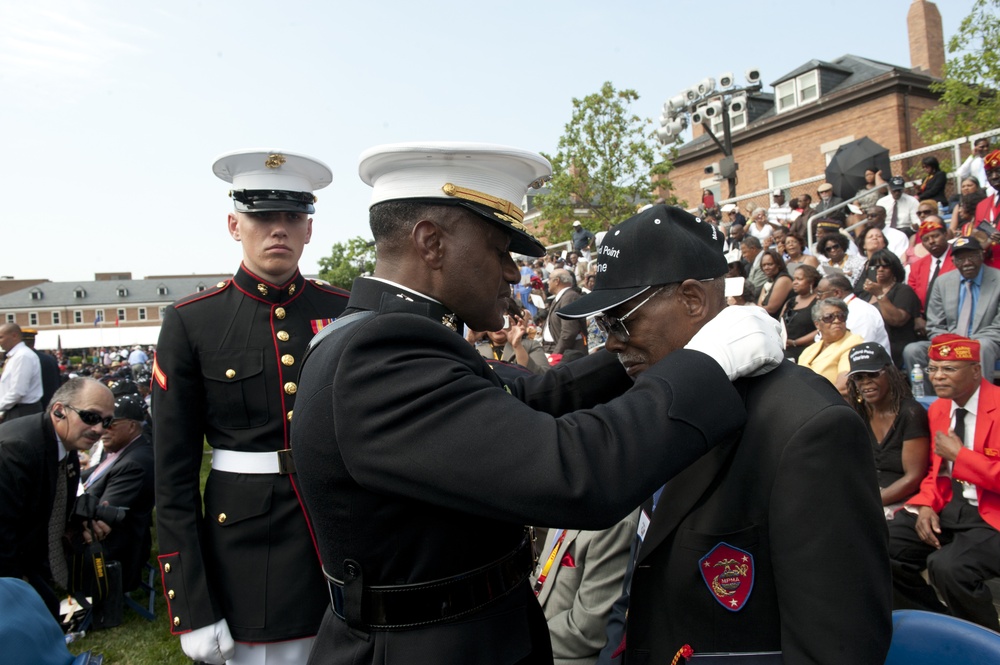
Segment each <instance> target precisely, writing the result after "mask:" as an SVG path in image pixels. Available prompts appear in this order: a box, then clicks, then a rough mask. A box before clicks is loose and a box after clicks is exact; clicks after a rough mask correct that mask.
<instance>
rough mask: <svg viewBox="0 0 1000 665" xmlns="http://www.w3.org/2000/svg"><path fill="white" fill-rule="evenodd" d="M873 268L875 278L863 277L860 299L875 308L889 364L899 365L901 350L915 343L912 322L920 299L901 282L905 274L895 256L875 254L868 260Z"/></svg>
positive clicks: (917, 311) (915, 337)
mask: <svg viewBox="0 0 1000 665" xmlns="http://www.w3.org/2000/svg"><path fill="white" fill-rule="evenodd" d="M872 268H874V269H875V279H874V280H872V279H870V277H871V275H869V276H868V277H866V278H865V282H864V290H863V291H862V293H861V296H860V297H861V298H864V299H867V300H868V303H869V304H870V305H873V306H874V307H876V308H877V309H878V311H879V313H880V314H881V315H882V320H883V321H884V322H885V331H886V332H887V333H888V334H889V345H890V348H891V349H892V361H893V362H894V363H895V364H896V366H897V367H902V366H903V349H904V348H906V345H907V344H910V343H911V342H916V341H917V330H916V320H917V318H918V317H919V316H920V310H921V307H920V298H918V297H917V294H916V293H914V292H913V289H911V288H910V287H909V286H908V285H907V284H906V283H904V280H905V279H906V271H905V270H904V269H903V266H902V264H901V263H900V262H899V259H898V258H897V257H896V255H895V254H893V253H892V252H890V251H889V250H887V249H882V250H879V251H877V252H875V253H874V254H873V255H872V258H871V259H870V260H869V261H868V269H869V271H870V270H871V269H872Z"/></svg>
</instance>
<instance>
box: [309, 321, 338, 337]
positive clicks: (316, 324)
mask: <svg viewBox="0 0 1000 665" xmlns="http://www.w3.org/2000/svg"><path fill="white" fill-rule="evenodd" d="M336 320H337V319H313V320H312V321H310V322H309V324H310V325H311V326H312V331H313V334H314V335H315V334H316V333H318V332H319V331H320V330H322V329H323V328H326V327H327V326H328V325H330V324H331V323H333V322H334V321H336Z"/></svg>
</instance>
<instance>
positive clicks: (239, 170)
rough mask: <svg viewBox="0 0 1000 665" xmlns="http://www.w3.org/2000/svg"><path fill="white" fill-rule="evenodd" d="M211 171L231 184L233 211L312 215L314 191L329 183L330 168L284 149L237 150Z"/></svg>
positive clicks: (330, 177)
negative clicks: (234, 209) (234, 208)
mask: <svg viewBox="0 0 1000 665" xmlns="http://www.w3.org/2000/svg"><path fill="white" fill-rule="evenodd" d="M212 171H213V172H214V173H215V175H217V176H219V177H220V178H222V179H223V180H225V181H226V182H231V183H233V188H232V190H230V192H229V195H230V196H232V197H233V204H234V205H235V207H236V211H237V212H250V213H253V212H272V211H274V212H304V213H307V214H310V215H311V214H312V213H314V212H316V208H315V207H314V206H313V204H314V203H315V202H316V196H315V195H314V194H313V192H315V191H316V190H317V189H323V188H324V187H326V186H327V185H329V184H330V183H331V182H333V172H332V171H331V170H330V167H329V166H327V165H326V164H324V163H323V162H321V161H319V160H318V159H314V158H312V157H307V156H306V155H300V154H297V153H294V152H287V151H284V150H258V149H253V150H237V151H236V152H230V153H227V154H225V155H222V156H221V157H219V158H217V159H216V160H215V163H214V164H212Z"/></svg>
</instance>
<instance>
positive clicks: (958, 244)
mask: <svg viewBox="0 0 1000 665" xmlns="http://www.w3.org/2000/svg"><path fill="white" fill-rule="evenodd" d="M966 251H968V252H981V251H983V246H982V245H980V244H979V241H978V240H976V237H975V236H960V237H958V238H956V239H955V242H953V243H951V253H952V254H954V253H956V252H966Z"/></svg>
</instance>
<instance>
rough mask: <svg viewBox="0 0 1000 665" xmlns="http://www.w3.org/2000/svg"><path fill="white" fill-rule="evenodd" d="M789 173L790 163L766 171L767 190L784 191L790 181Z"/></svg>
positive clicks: (790, 170)
mask: <svg viewBox="0 0 1000 665" xmlns="http://www.w3.org/2000/svg"><path fill="white" fill-rule="evenodd" d="M791 172H792V169H791V163H785V164H777V165H775V166H772V167H771V168H769V169H767V188H768V189H772V190H773V189H778V188H781V189H785V188H786V186H787V185H788V183H790V182H791V181H792V178H791Z"/></svg>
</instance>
